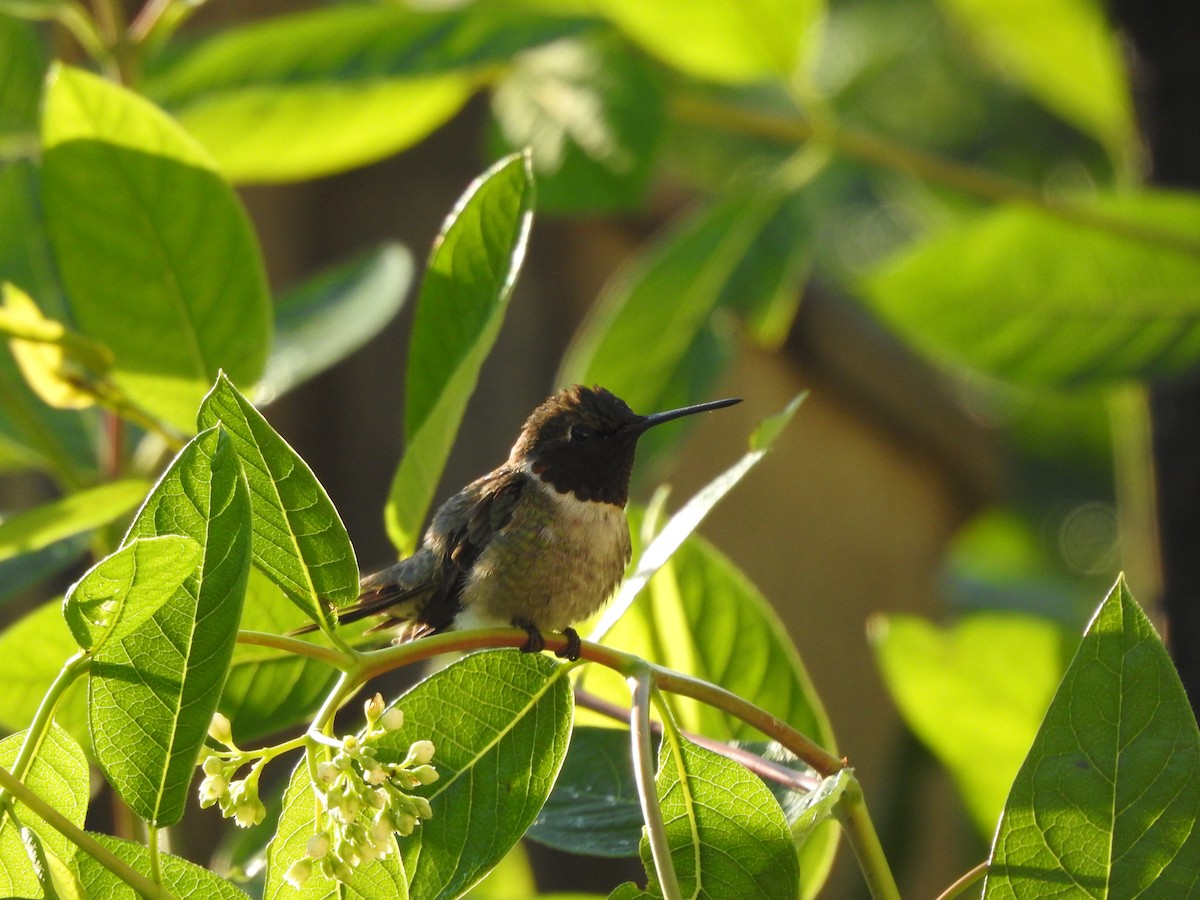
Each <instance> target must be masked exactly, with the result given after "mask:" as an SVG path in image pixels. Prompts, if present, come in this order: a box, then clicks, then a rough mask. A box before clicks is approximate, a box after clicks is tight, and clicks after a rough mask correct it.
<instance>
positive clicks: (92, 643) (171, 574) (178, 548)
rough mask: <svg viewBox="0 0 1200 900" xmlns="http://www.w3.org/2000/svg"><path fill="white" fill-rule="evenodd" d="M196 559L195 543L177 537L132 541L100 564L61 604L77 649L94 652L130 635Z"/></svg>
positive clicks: (191, 568) (170, 593) (166, 597)
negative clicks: (107, 643) (106, 643)
mask: <svg viewBox="0 0 1200 900" xmlns="http://www.w3.org/2000/svg"><path fill="white" fill-rule="evenodd" d="M199 561H200V545H199V544H198V543H196V542H195V541H194V540H192V539H191V538H189V537H183V536H182V535H177V534H171V535H163V536H162V537H155V538H138V539H135V540H132V541H130V542H129V543H128V544H126V545H125V546H124V547H122V548H121V549H119V550H117V551H116V552H115V553H113V554H111V555H109V556H106V557H105V558H104V559H102V560H100V562H98V563H96V565H94V566H92V568H90V569H89V570H88V571H87V574H85V575H84V576H83V578H81V579H79V581H77V582H76V583H75V584H74V585H72V586H71V589H70V590H69V591H68V592H67V596H66V599H65V601H64V603H63V615H64V616H65V617H66V620H67V625H68V627H70V629H71V633H72V634H73V635H74V636H75V640H77V641H79V646H80V647H82V648H83V649H84V650H91V651H96V650H99V649H100V647H102V646H103V644H104V642H105V641H108V640H110V639H114V638H115V639H119V638H121V637H122V636H123V635H126V634H129V633H130V632H132V631H133V630H134V629H136V628H137V626H138V625H140V624H141V623H142V622H144V621H146V619H148V618H150V617H151V616H152V615H154V614H155V613H156V612H158V610H159V608H160V607H161V606H162V605H163V604H164V603H166V602H167V601H168V600H170V599H171V597H172V596H173V595H174V594H175V592H176V591H177V590H178V589H179V588H180V586H181V585H182V584H183V580H184V579H185V578H187V577H188V576H189V575H191V574H192V572H193V571H194V570H195V568H196V564H197V563H198V562H199Z"/></svg>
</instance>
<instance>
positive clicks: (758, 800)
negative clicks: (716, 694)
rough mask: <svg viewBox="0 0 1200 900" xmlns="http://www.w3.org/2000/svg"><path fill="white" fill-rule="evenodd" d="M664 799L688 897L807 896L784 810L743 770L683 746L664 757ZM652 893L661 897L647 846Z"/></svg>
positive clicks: (674, 745) (670, 744) (669, 744)
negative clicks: (802, 891)
mask: <svg viewBox="0 0 1200 900" xmlns="http://www.w3.org/2000/svg"><path fill="white" fill-rule="evenodd" d="M656 785H657V788H658V799H659V802H660V803H661V804H662V811H663V820H664V825H665V827H666V832H667V842H668V845H669V846H670V849H671V858H672V859H673V860H674V863H675V875H676V877H677V878H678V879H679V887H680V889H681V892H682V895H683V896H685V897H697V896H708V897H761V898H763V900H777V898H780V897H795V896H797V895H798V894H799V891H800V871H799V862H798V860H797V858H796V849H795V847H794V845H793V843H792V835H791V832H790V831H789V829H788V824H787V821H786V820H785V819H784V817H783V810H782V809H780V808H779V804H778V803H776V802H775V798H774V797H772V796H771V792H770V791H768V790H767V787H766V785H764V784H763V783H762V781H760V780H759V778H758V777H757V776H756V775H752V774H751V773H750V772H748V771H747V770H746V769H744V768H743V767H742V766H740V765H739V764H738V763H735V762H733V761H732V760H730V759H727V758H726V757H724V756H721V755H719V754H717V753H714V752H712V751H711V750H706V749H705V748H703V747H699V746H697V745H695V744H693V743H692V742H691V741H688V740H686V739H683V738H678V739H674V740H672V739H666V738H664V740H663V742H662V745H661V746H660V747H659V751H658V777H657V779H656ZM642 861H643V862H644V863H645V864H646V871H647V872H648V873H649V874H650V883H649V885H648V890H649V891H650V893H651V894H655V893H656V892H657V891H659V890H661V888H660V886H659V884H658V879H657V877H656V875H655V873H654V866H653V860H652V858H651V856H650V845H649V842H648V841H646V840H643V841H642Z"/></svg>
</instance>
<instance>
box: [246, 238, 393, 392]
mask: <svg viewBox="0 0 1200 900" xmlns="http://www.w3.org/2000/svg"><path fill="white" fill-rule="evenodd" d="M412 273H413V263H412V256H411V255H410V254H409V252H408V251H407V250H406V249H405V248H404V247H403V246H402V245H400V244H384V245H383V246H381V247H379V248H378V249H376V250H372V251H371V252H370V253H366V254H363V255H362V256H359V257H358V258H356V259H353V260H351V261H350V262H347V263H344V264H342V265H339V266H337V267H336V268H334V269H330V270H329V271H326V272H323V273H321V274H320V275H318V276H317V277H315V278H313V279H311V280H309V281H306V282H305V283H304V284H302V285H300V286H299V287H297V288H293V289H292V290H291V291H288V293H286V294H284V295H283V296H282V297H280V298H279V301H278V302H277V303H276V304H275V343H274V344H273V345H272V347H271V355H270V356H269V357H268V358H267V369H266V371H265V372H264V373H263V377H262V380H261V381H259V383H258V389H257V391H256V392H255V403H256V404H257V405H262V404H265V403H270V402H272V401H274V400H275V398H276V397H279V396H281V395H283V394H286V393H287V392H288V391H290V390H291V389H292V388H294V387H296V385H298V384H302V383H303V382H305V381H307V380H308V379H309V378H312V377H313V376H314V375H317V374H319V373H321V372H323V371H325V370H326V369H328V368H329V367H330V366H332V365H334V364H335V363H338V362H340V361H341V360H343V359H345V358H346V357H347V356H349V355H350V354H351V353H353V352H354V351H355V350H357V349H358V348H359V347H361V346H362V345H363V344H365V343H366V342H367V341H369V340H370V339H371V338H373V337H374V336H375V335H376V334H378V333H379V332H380V331H381V330H382V329H383V327H384V326H385V325H387V323H388V322H390V321H391V320H392V318H393V317H394V316H395V315H396V313H397V312H399V311H400V307H401V305H402V304H403V303H404V296H405V294H406V293H407V291H408V285H409V282H410V281H411V280H412Z"/></svg>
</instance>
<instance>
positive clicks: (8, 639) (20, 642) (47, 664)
mask: <svg viewBox="0 0 1200 900" xmlns="http://www.w3.org/2000/svg"><path fill="white" fill-rule="evenodd" d="M78 652H79V645H78V644H77V643H76V642H75V638H74V637H73V636H72V635H71V631H70V629H68V628H67V623H66V622H65V621H64V620H63V615H62V603H61V602H59V601H57V600H52V601H50V602H49V603H44V604H42V605H41V606H39V607H38V608H37V609H35V610H33V611H32V612H30V613H28V614H26V615H25V616H23V617H22V618H20V619H18V620H17V621H16V622H14V623H13V624H12V625H9V626H8V628H6V629H4V631H3V632H2V633H0V659H3V660H5V665H4V666H3V669H2V670H0V724H2V725H3V726H4V727H5V729H7V730H10V731H19V730H20V729H22V728H25V727H26V726H27V725H28V724H29V723H30V721H31V720H32V719H33V716H34V713H36V712H37V709H38V706H39V705H40V704H41V702H42V698H43V697H44V696H45V695H46V690H47V688H49V687H50V685H51V683H52V682H53V681H54V679H55V678H56V677H58V673H59V672H61V671H62V667H63V663H65V662H66V661H67V660H68V659H70V658H71V657H72V656H74V655H75V654H76V653H78ZM83 687H84V685H83V683H82V682H76V683H75V685H73V686H72V687H70V688H68V689H67V692H66V693H65V694H64V695H63V696H62V698H61V699H60V700H59V703H58V707H57V708H56V710H55V717H54V718H55V721H56V722H58V724H59V725H61V726H62V727H63V728H65V729H66V730H67V732H68V733H70V735H71V737H73V738H74V739H75V740H76V741H79V742H80V743H83V744H86V745H88V746H90V745H91V740H90V738H89V736H88V729H87V695H86V691H84V690H83Z"/></svg>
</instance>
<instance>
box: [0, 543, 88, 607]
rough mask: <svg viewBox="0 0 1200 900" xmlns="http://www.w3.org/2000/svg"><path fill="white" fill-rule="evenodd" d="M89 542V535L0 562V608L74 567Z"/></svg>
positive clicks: (85, 550)
mask: <svg viewBox="0 0 1200 900" xmlns="http://www.w3.org/2000/svg"><path fill="white" fill-rule="evenodd" d="M88 538H89V536H88V535H81V534H77V535H75V537H70V538H67V539H66V540H62V541H58V542H57V543H54V544H51V545H50V546H48V547H45V548H44V549H42V550H34V551H32V552H30V553H22V554H21V555H20V556H15V557H13V558H12V559H6V560H4V561H3V562H0V604H3V603H6V602H8V601H9V600H12V599H14V598H16V597H20V596H22V595H24V592H25V591H27V590H29V588H31V587H33V586H34V585H36V584H38V583H39V582H40V581H42V580H43V579H47V578H50V577H51V576H53V575H57V574H58V573H60V572H63V571H64V570H65V569H67V568H68V567H69V566H73V565H74V564H75V563H76V562H78V561H79V560H80V559H81V558H82V557H83V555H84V554H85V553H86V552H87V550H88Z"/></svg>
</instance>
